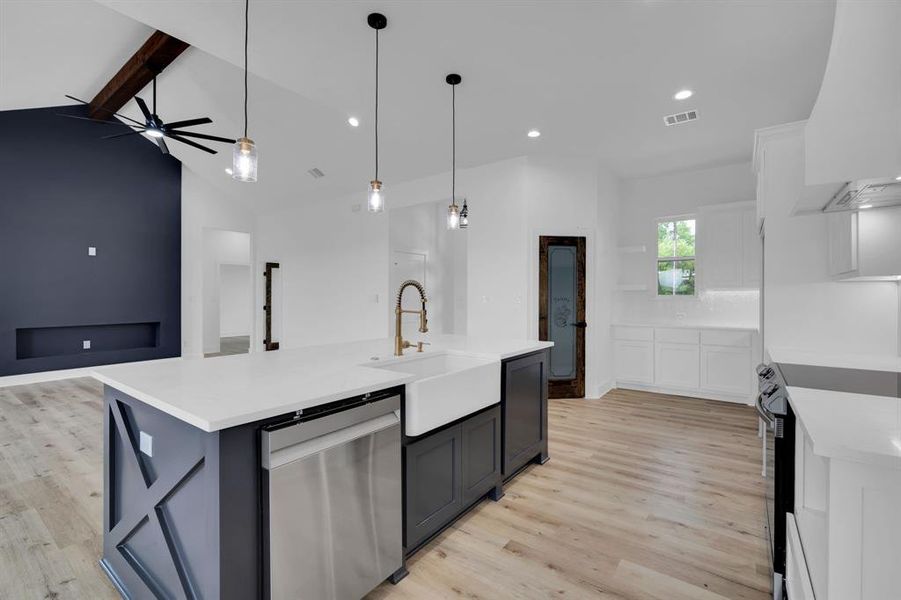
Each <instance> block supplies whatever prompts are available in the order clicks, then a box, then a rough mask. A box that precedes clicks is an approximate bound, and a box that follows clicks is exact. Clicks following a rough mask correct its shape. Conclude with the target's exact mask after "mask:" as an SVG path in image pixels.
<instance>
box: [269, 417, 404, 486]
mask: <svg viewBox="0 0 901 600" xmlns="http://www.w3.org/2000/svg"><path fill="white" fill-rule="evenodd" d="M398 412H399V411H392V412H390V413H388V414H385V415H382V416H380V417H376V418H374V419H370V420H368V421H364V422H362V423H357V424H355V425H351V426H350V427H345V428H344V429H339V430H338V431H332V432H331V433H326V434H325V435H321V436H319V437H315V438H313V439H309V440H306V441H303V442H300V443H298V444H294V445H293V446H288V447H286V448H282V449H280V450H275V451H274V452H270V453H268V454H267V453H264V454H263V457H262V458H263V468H264V469H266V470H270V471H271V470H272V469H276V468H278V467H281V466H283V465H286V464H288V463H292V462H294V461H296V460H300V459H303V458H306V457H308V456H311V455H313V454H317V453H319V452H324V451H325V450H328V449H329V448H334V447H335V446H340V445H342V444H346V443H348V442H352V441H354V440H357V439H359V438H362V437H366V436H368V435H372V434H374V433H377V432H379V431H382V430H384V429H388V428H389V427H399V426H400V417H399V415H398V414H397V413H398ZM263 435H264V436H265V435H270V434H269V432H264V433H263Z"/></svg>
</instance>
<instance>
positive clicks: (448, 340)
mask: <svg viewBox="0 0 901 600" xmlns="http://www.w3.org/2000/svg"><path fill="white" fill-rule="evenodd" d="M428 341H429V342H430V343H431V345H430V346H427V347H426V351H425V352H424V353H423V354H417V353H416V351H415V349H408V350H406V351H405V352H406V356H405V357H400V358H398V357H395V356H393V348H394V340H393V338H391V339H378V340H367V341H359V342H348V343H342V344H331V345H327V346H311V347H306V348H297V349H291V350H278V351H275V352H255V353H252V354H241V355H235V356H222V357H216V358H186V359H179V360H172V361H161V362H154V363H127V364H121V365H113V366H108V367H100V368H97V369H95V370H94V371H92V373H91V374H92V376H93V377H94V378H95V379H98V380H99V381H101V382H103V383H104V384H106V385H109V386H111V387H114V388H116V389H118V390H120V391H122V392H124V393H126V394H128V395H130V396H132V397H134V398H136V399H137V400H140V401H141V402H144V403H146V404H148V405H150V406H152V407H154V408H156V409H158V410H161V411H163V412H165V413H167V414H169V415H172V416H173V417H175V418H177V419H179V420H181V421H184V422H186V423H189V424H191V425H193V426H195V427H198V428H200V429H202V430H204V431H208V432H213V431H218V430H220V429H226V428H228V427H235V426H237V425H243V424H245V423H252V422H254V421H259V420H261V419H266V418H269V417H273V416H277V415H280V414H284V413H290V412H293V411H296V410H304V409H309V408H312V407H314V406H318V405H321V404H325V403H327V402H332V401H334V400H341V399H343V398H349V397H352V396H356V395H359V394H365V393H367V392H373V391H376V390H380V389H385V388H389V387H393V386H396V385H401V384H404V383H407V382H409V381H411V380H412V379H413V376H411V375H406V374H404V373H402V372H399V371H400V370H399V369H398V371H394V370H386V369H374V368H370V367H369V366H367V365H370V364H372V365H384V364H386V363H389V362H395V361H396V364H398V365H401V364H402V363H403V360H404V359H405V358H409V357H415V356H420V357H421V356H424V355H425V354H432V353H438V352H459V353H466V354H471V355H477V356H482V357H485V358H494V359H500V360H503V359H506V358H510V357H513V356H519V355H521V354H528V353H530V352H534V351H537V350H542V349H544V348H549V347H551V346H553V343H552V342H540V341H537V340H499V339H483V338H476V337H467V336H456V335H434V334H431V335H429V336H428ZM373 359H377V360H373Z"/></svg>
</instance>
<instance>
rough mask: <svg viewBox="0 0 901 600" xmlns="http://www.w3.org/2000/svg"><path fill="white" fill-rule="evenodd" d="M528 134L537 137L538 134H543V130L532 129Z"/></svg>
mask: <svg viewBox="0 0 901 600" xmlns="http://www.w3.org/2000/svg"><path fill="white" fill-rule="evenodd" d="M526 135H528V136H529V137H530V138H537V137H538V136H540V135H541V132H540V131H538V130H537V129H531V130H529V133H527V134H526Z"/></svg>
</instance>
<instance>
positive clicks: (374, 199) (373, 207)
mask: <svg viewBox="0 0 901 600" xmlns="http://www.w3.org/2000/svg"><path fill="white" fill-rule="evenodd" d="M367 205H368V207H369V212H371V213H380V212H382V211H383V210H385V194H384V192H383V191H382V182H381V181H379V180H378V179H373V180H372V181H370V182H369V202H368V203H367Z"/></svg>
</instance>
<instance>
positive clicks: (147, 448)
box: [140, 431, 153, 458]
mask: <svg viewBox="0 0 901 600" xmlns="http://www.w3.org/2000/svg"><path fill="white" fill-rule="evenodd" d="M140 440H141V452H143V453H144V454H146V455H147V456H149V457H151V458H153V436H152V435H150V434H149V433H146V432H144V431H142V432H141V435H140Z"/></svg>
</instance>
